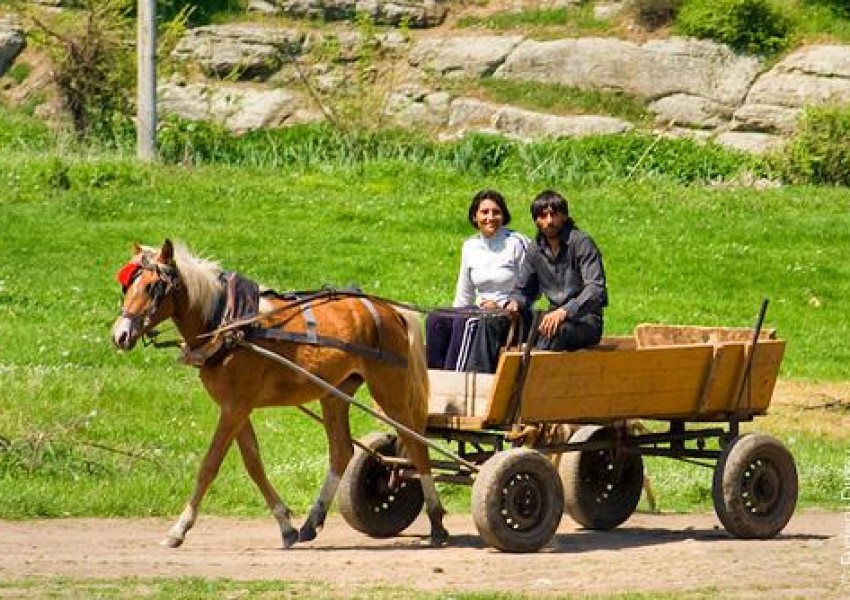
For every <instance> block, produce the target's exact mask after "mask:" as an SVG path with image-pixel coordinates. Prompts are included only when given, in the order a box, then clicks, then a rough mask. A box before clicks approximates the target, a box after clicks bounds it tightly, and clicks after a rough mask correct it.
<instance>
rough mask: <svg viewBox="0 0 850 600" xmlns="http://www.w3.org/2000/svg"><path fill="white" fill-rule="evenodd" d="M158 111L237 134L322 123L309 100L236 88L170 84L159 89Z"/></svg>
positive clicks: (283, 92)
mask: <svg viewBox="0 0 850 600" xmlns="http://www.w3.org/2000/svg"><path fill="white" fill-rule="evenodd" d="M158 96H159V100H158V103H157V105H158V108H159V110H160V111H161V112H162V113H163V114H175V115H177V116H180V117H182V118H184V119H189V120H192V121H210V122H214V123H219V124H221V125H224V126H225V127H227V128H228V129H230V130H231V131H233V132H236V133H244V132H246V131H251V130H255V129H262V128H274V127H281V126H283V125H294V124H296V123H306V122H313V121H320V120H322V119H323V118H324V117H323V116H322V114H321V113H320V112H319V111H318V110H316V109H314V108H312V105H311V102H310V100H309V98H306V97H305V96H303V95H301V94H297V93H295V92H292V91H287V90H279V89H276V90H268V89H257V88H250V87H244V86H239V85H236V84H201V83H198V84H189V85H182V84H180V83H175V82H169V83H166V84H163V85H161V86H159V88H158Z"/></svg>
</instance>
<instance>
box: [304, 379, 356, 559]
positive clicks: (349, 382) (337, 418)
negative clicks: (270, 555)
mask: <svg viewBox="0 0 850 600" xmlns="http://www.w3.org/2000/svg"><path fill="white" fill-rule="evenodd" d="M361 383H363V380H362V379H361V378H360V377H357V376H353V377H349V378H348V379H346V380H345V381H344V382H343V383H342V384H341V385H340V386H339V389H340V390H341V391H342V392H344V393H345V394H347V395H349V396H353V395H354V392H356V391H357V388H359V387H360V384H361ZM321 402H322V424H323V425H324V426H325V433H326V434H327V436H328V455H329V463H330V464H329V469H328V473H327V475H326V476H325V482H324V483H323V484H322V489H321V491H320V492H319V497H318V498H316V502H315V503H314V504H313V507H312V508H311V509H310V514H309V515H308V517H307V520H306V521H304V524H303V525H302V526H301V530H300V531H299V535H298V541H301V542H309V541H310V540H313V539H315V538H316V535H317V534H318V532H319V531H321V529H322V526H323V525H324V524H325V517H327V514H328V510H329V509H330V506H331V502H333V499H334V497H335V496H336V491H337V489H338V488H339V482H340V480H341V479H342V475H343V473H345V468H346V467H347V466H348V462H349V461H350V460H351V457H352V456H353V454H354V446H353V444H352V441H351V426H350V423H349V420H348V417H349V410H348V403H346V402H344V401H342V400H340V399H338V398H335V397H333V396H330V395H328V396H325V397H323V398H322V400H321Z"/></svg>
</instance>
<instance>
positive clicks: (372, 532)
mask: <svg viewBox="0 0 850 600" xmlns="http://www.w3.org/2000/svg"><path fill="white" fill-rule="evenodd" d="M360 442H361V443H362V444H363V445H364V446H366V447H367V448H370V449H372V450H375V451H377V452H378V453H379V454H382V455H384V456H396V455H397V454H398V441H397V438H396V436H394V435H391V434H388V433H380V432H373V433H370V434H368V435H367V436H365V437H363V438H362V439H361V440H360ZM389 478H390V469H388V468H386V467H385V466H384V465H383V464H381V461H380V460H378V459H377V458H375V457H374V456H372V455H371V454H370V453H368V452H366V451H364V450H363V449H361V448H355V451H354V456H353V457H352V459H351V461H350V462H349V463H348V467H347V468H346V469H345V474H344V475H343V476H342V480H341V481H340V485H339V490H338V492H337V503H338V507H339V511H340V513H341V514H342V516H343V518H345V520H346V522H347V523H348V524H349V525H351V527H352V528H354V529H356V530H357V531H359V532H360V533H364V534H366V535H368V536H370V537H374V538H387V537H393V536H396V535H398V534H399V533H401V532H402V531H404V530H405V529H407V528H408V527H409V526H410V525H411V523H413V521H415V520H416V517H418V516H419V513H420V512H422V506H423V504H424V502H425V500H424V495H423V494H422V486H421V484H420V483H419V481H411V480H405V481H402V482H401V483H400V484H399V487H398V489H396V490H389V489H388V484H389Z"/></svg>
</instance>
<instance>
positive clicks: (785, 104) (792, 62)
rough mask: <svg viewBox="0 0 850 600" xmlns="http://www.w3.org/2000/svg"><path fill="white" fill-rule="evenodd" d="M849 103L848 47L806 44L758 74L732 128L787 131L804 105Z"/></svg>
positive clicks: (794, 122)
mask: <svg viewBox="0 0 850 600" xmlns="http://www.w3.org/2000/svg"><path fill="white" fill-rule="evenodd" d="M835 103H837V104H847V103H850V47H848V46H834V45H818V46H808V47H805V48H801V49H799V50H797V51H795V52H792V53H791V54H789V55H788V56H786V57H785V58H784V59H782V60H781V61H780V62H779V63H777V64H776V66H775V67H773V69H771V70H770V71H769V72H767V73H765V74H764V75H762V76H761V77H759V78H758V79H757V80H756V82H755V83H754V84H753V86H752V88H751V89H750V93H749V94H748V95H747V100H746V103H745V104H744V105H743V106H742V107H741V108H739V109H738V110H737V111H736V112H735V119H734V128H735V129H738V130H747V131H762V132H774V133H783V134H788V133H792V132H793V131H794V130H795V129H796V125H797V120H798V118H799V116H800V114H801V113H802V112H803V110H804V109H805V107H807V106H818V105H823V104H835Z"/></svg>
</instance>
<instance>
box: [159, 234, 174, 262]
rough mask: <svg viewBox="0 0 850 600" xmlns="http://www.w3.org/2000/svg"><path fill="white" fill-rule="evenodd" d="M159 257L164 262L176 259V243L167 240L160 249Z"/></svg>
mask: <svg viewBox="0 0 850 600" xmlns="http://www.w3.org/2000/svg"><path fill="white" fill-rule="evenodd" d="M159 258H160V260H162V262H164V263H170V262H171V261H172V260H174V244H172V243H171V240H168V239H167V240H165V243H164V244H163V245H162V249H161V250H160V251H159Z"/></svg>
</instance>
